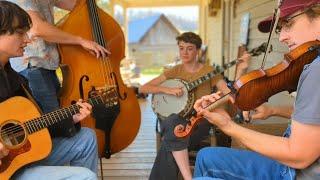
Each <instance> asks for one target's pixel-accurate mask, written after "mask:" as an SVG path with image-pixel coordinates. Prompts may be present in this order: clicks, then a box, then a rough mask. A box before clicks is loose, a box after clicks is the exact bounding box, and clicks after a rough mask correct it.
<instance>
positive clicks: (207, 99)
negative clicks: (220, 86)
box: [193, 91, 234, 112]
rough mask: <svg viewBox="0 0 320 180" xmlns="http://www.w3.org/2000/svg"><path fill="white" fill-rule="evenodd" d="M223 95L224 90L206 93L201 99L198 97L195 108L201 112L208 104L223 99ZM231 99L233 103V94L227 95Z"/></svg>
mask: <svg viewBox="0 0 320 180" xmlns="http://www.w3.org/2000/svg"><path fill="white" fill-rule="evenodd" d="M221 97H222V92H220V91H218V92H216V93H213V94H210V95H206V96H202V97H201V98H200V99H198V100H197V101H196V102H195V103H194V105H193V108H194V109H195V110H196V111H197V112H200V111H201V110H203V109H204V108H206V107H207V106H208V105H210V104H212V103H214V102H216V101H217V100H219V99H221ZM227 98H228V100H229V101H231V103H233V102H234V99H233V98H232V97H231V96H228V97H227Z"/></svg>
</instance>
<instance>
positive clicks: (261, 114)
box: [243, 104, 273, 121]
mask: <svg viewBox="0 0 320 180" xmlns="http://www.w3.org/2000/svg"><path fill="white" fill-rule="evenodd" d="M272 115H273V107H272V106H269V105H267V104H262V105H260V106H259V107H257V108H256V109H254V110H252V111H244V112H243V118H244V120H245V121H251V120H256V119H261V120H265V119H267V118H269V117H270V116H272Z"/></svg>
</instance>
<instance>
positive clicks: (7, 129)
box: [0, 121, 26, 149]
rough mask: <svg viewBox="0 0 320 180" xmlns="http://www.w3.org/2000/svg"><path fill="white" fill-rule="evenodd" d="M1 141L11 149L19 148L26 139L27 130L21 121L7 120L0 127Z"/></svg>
mask: <svg viewBox="0 0 320 180" xmlns="http://www.w3.org/2000/svg"><path fill="white" fill-rule="evenodd" d="M0 132H1V136H0V138H1V142H2V143H3V144H4V145H5V146H6V147H7V148H9V149H15V148H18V147H19V146H20V145H22V144H23V142H24V141H25V140H26V131H25V129H24V127H23V126H22V125H21V124H19V122H15V121H11V122H7V123H5V124H4V125H2V126H1V128H0Z"/></svg>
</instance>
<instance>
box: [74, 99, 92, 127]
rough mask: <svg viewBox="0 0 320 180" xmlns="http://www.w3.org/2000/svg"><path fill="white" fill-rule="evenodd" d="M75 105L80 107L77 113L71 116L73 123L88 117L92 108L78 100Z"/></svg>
mask: <svg viewBox="0 0 320 180" xmlns="http://www.w3.org/2000/svg"><path fill="white" fill-rule="evenodd" d="M77 105H79V106H80V109H79V113H77V114H75V115H73V122H74V123H78V122H80V121H82V120H83V119H85V118H86V117H88V116H89V115H90V114H91V110H92V106H91V105H90V104H89V103H86V102H82V100H81V99H80V100H79V101H78V102H77Z"/></svg>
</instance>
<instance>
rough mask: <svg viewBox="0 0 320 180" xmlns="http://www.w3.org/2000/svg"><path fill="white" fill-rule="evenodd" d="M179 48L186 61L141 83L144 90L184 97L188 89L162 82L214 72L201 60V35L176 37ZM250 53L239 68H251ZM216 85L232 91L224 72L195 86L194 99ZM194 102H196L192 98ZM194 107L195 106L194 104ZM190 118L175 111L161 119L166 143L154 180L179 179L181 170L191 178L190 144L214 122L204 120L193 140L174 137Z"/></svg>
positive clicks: (156, 161) (186, 177) (153, 175)
mask: <svg viewBox="0 0 320 180" xmlns="http://www.w3.org/2000/svg"><path fill="white" fill-rule="evenodd" d="M176 40H177V43H178V48H179V56H180V59H181V61H182V64H180V65H177V66H175V67H173V68H170V69H168V70H166V71H164V73H163V74H161V75H160V76H158V77H156V78H155V79H153V80H151V81H150V82H148V83H146V84H145V85H143V86H141V87H140V89H139V91H140V92H141V93H152V94H167V95H170V96H172V97H176V98H180V97H182V96H184V95H187V94H188V92H184V91H186V89H184V88H183V87H180V86H179V85H178V86H177V87H165V86H161V83H163V82H165V81H166V80H169V79H181V80H183V81H186V82H191V81H194V80H196V79H197V78H200V77H201V76H203V75H205V74H207V73H209V72H212V71H213V70H214V68H213V67H212V66H209V65H206V64H202V63H200V62H198V54H199V51H200V47H201V45H202V40H201V38H200V37H199V36H198V35H197V34H195V33H193V32H185V33H183V34H181V35H180V36H178V37H177V38H176ZM249 58H250V55H249V54H248V53H245V54H244V55H243V56H242V57H241V58H240V63H239V64H238V67H237V70H238V71H241V70H243V69H245V68H246V67H247V61H248V60H249ZM214 86H216V88H217V90H218V91H221V92H222V93H228V92H229V91H230V90H229V89H228V87H227V85H226V83H225V81H224V80H223V76H222V75H216V76H214V77H213V78H212V79H211V80H210V81H205V82H204V83H201V84H200V85H199V86H197V87H196V88H195V89H193V92H194V97H193V98H194V99H193V100H196V99H198V98H200V97H202V96H203V95H207V94H210V93H211V89H212V87H214ZM192 102H194V101H192ZM178 104H179V103H178V102H177V103H174V104H168V107H167V108H174V107H175V106H177V105H178ZM191 107H192V105H191ZM186 122H187V121H186V120H185V119H183V118H182V117H180V116H179V115H177V114H171V115H170V116H169V117H167V118H164V119H162V120H161V121H160V128H161V136H162V138H161V139H162V142H161V147H160V149H159V151H158V154H157V157H156V159H155V162H154V165H153V168H152V171H151V174H150V177H149V179H150V180H155V179H157V180H159V179H177V178H178V173H179V170H180V172H181V174H182V176H183V178H184V179H185V180H191V179H192V175H191V170H190V167H189V156H188V149H187V148H188V147H189V149H192V147H196V146H197V145H198V144H199V143H200V141H201V140H203V139H204V138H205V137H207V136H208V135H209V130H210V125H209V123H208V121H202V124H199V126H198V128H197V129H196V130H195V131H194V132H193V134H192V135H191V137H190V140H189V139H187V138H186V139H181V138H180V139H178V138H176V137H175V136H174V133H173V128H174V127H175V126H176V125H177V124H178V123H186Z"/></svg>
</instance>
